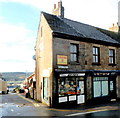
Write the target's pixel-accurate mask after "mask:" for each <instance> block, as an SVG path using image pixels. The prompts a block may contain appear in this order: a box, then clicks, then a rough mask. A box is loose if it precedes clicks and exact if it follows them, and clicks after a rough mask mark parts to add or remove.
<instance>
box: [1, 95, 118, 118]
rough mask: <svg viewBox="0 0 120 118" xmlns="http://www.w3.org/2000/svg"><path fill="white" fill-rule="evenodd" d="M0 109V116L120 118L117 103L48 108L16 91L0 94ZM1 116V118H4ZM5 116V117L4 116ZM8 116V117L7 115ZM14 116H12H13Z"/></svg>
mask: <svg viewBox="0 0 120 118" xmlns="http://www.w3.org/2000/svg"><path fill="white" fill-rule="evenodd" d="M0 100H2V101H1V102H0V111H1V113H0V114H1V117H2V116H4V117H5V116H12V117H13V116H49V117H52V116H54V117H55V116H56V117H59V116H64V117H65V116H66V117H70V116H75V117H77V116H78V117H80V116H82V117H83V118H88V117H89V118H94V117H95V118H96V116H108V117H110V116H111V117H113V116H114V118H115V117H116V118H120V116H119V114H120V110H119V108H120V107H119V105H120V104H119V103H115V104H114V103H113V104H105V105H100V106H99V105H98V106H92V107H84V106H79V107H73V108H64V109H63V108H59V109H55V108H49V107H47V106H46V105H44V104H42V103H38V102H36V101H34V100H31V99H28V98H24V97H23V96H21V95H18V94H16V93H9V94H6V95H0ZM4 117H3V118H4ZM5 118H6V117H5ZM8 118H9V117H8ZM13 118H14V117H13Z"/></svg>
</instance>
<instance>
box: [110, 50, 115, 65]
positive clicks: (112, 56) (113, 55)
mask: <svg viewBox="0 0 120 118" xmlns="http://www.w3.org/2000/svg"><path fill="white" fill-rule="evenodd" d="M110 51H113V53H112V55H111V54H110ZM110 59H112V61H113V62H110ZM114 64H115V49H109V65H114Z"/></svg>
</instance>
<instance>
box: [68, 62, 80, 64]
mask: <svg viewBox="0 0 120 118" xmlns="http://www.w3.org/2000/svg"><path fill="white" fill-rule="evenodd" d="M69 64H71V65H80V63H78V62H70V63H69Z"/></svg>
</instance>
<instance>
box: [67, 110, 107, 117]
mask: <svg viewBox="0 0 120 118" xmlns="http://www.w3.org/2000/svg"><path fill="white" fill-rule="evenodd" d="M107 110H108V109H104V110H96V111H89V112H83V113H75V114H69V115H65V116H78V115H84V114H89V113H95V112H100V111H107Z"/></svg>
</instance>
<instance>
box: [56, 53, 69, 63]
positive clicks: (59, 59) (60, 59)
mask: <svg viewBox="0 0 120 118" xmlns="http://www.w3.org/2000/svg"><path fill="white" fill-rule="evenodd" d="M57 64H58V65H67V64H68V57H67V56H65V55H57Z"/></svg>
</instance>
